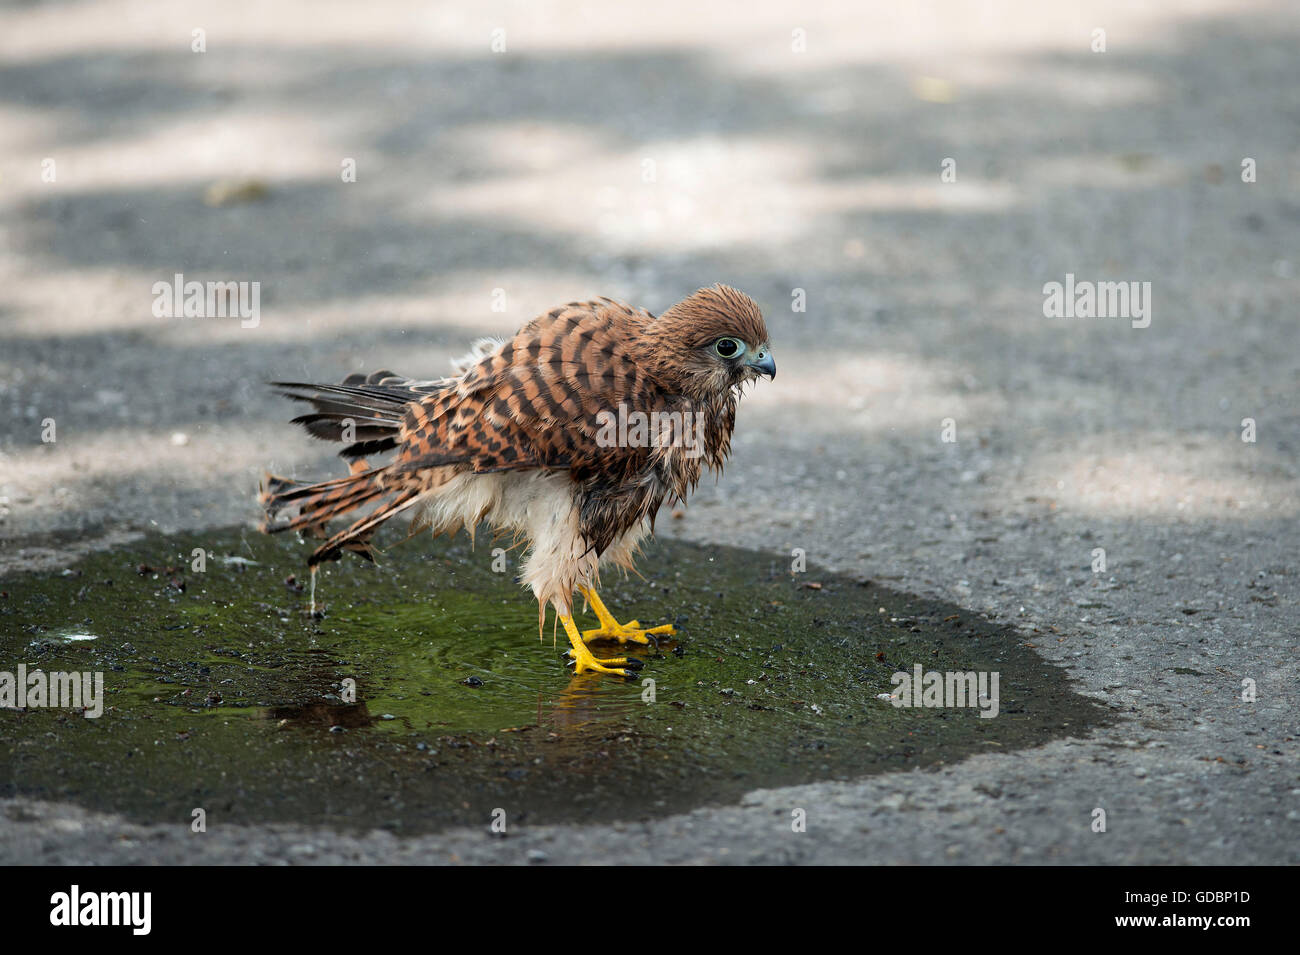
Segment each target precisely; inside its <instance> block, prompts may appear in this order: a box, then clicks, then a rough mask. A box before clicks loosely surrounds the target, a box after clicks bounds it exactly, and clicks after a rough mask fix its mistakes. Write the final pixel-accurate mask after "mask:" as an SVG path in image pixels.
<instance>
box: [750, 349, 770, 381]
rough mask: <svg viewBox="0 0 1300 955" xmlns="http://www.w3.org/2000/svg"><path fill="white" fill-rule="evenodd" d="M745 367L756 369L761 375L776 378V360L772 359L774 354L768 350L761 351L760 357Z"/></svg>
mask: <svg viewBox="0 0 1300 955" xmlns="http://www.w3.org/2000/svg"><path fill="white" fill-rule="evenodd" d="M745 367H746V368H752V369H754V370H755V371H756V372H758V373H759V374H760V375H767V377H769V378H773V379H775V378H776V360H775V359H774V358H773V357H772V352H771V351H770V350H769V349H767V348H763V349H760V350H759V353H758V356H757V357H756V358H755V359H754V360H753V361H750V362H746V363H745Z"/></svg>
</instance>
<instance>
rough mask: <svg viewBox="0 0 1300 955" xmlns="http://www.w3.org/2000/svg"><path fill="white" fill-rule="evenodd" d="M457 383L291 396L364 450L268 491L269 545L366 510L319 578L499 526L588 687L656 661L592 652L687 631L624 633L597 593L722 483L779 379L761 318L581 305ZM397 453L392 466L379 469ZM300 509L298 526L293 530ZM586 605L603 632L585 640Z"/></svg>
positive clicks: (727, 295)
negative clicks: (761, 400) (433, 539)
mask: <svg viewBox="0 0 1300 955" xmlns="http://www.w3.org/2000/svg"><path fill="white" fill-rule="evenodd" d="M454 367H455V370H456V372H457V373H458V374H457V375H455V376H454V377H448V378H439V379H434V380H428V381H416V380H412V379H409V378H401V377H399V376H397V375H394V374H393V373H391V372H388V371H380V372H375V373H374V374H371V375H369V376H363V375H360V374H354V375H350V376H348V377H347V378H346V379H344V381H343V382H342V384H338V385H313V384H304V383H300V382H275V383H274V385H275V387H277V388H279V389H281V392H282V394H284V395H285V396H286V397H289V398H292V399H295V400H297V401H304V402H308V403H310V404H311V405H312V406H313V407H314V409H315V410H314V411H313V412H311V413H309V414H304V415H302V416H301V417H298V418H295V419H294V423H296V424H301V425H303V426H304V427H305V428H306V429H307V430H308V431H309V432H310V433H311V434H312V435H314V436H315V437H317V438H321V439H324V440H328V441H341V442H344V443H345V444H346V445H347V446H346V447H344V448H343V450H342V451H341V452H339V453H340V456H341V457H343V458H345V459H347V460H349V461H350V462H351V473H350V474H348V475H347V476H346V477H341V478H336V479H335V480H332V481H324V482H321V483H319V484H305V483H302V482H297V481H291V480H287V479H284V478H279V477H275V476H273V475H267V476H266V481H265V484H264V486H263V490H262V497H261V501H262V504H263V506H264V507H265V509H266V514H267V520H266V523H264V524H263V526H262V529H263V530H264V531H267V532H268V533H273V532H275V531H280V530H286V529H293V530H298V531H302V532H305V533H309V534H312V535H314V536H318V537H326V536H327V533H328V532H327V531H326V530H325V526H326V524H327V523H328V522H329V521H331V520H332V519H334V518H336V517H340V516H342V515H344V514H348V513H351V512H354V511H364V513H363V514H362V515H361V516H359V517H358V518H357V519H356V520H355V521H354V522H353V523H352V524H351V526H349V527H347V528H346V529H345V530H341V531H339V532H338V533H335V534H334V535H333V536H329V537H328V539H327V540H326V541H325V542H324V543H323V544H321V545H320V546H319V547H318V548H317V549H316V550H315V552H314V553H312V555H311V556H310V558H308V564H309V565H310V566H311V567H312V569H313V572H314V570H315V568H316V565H318V564H319V563H321V562H322V561H326V560H337V559H339V557H340V556H341V554H342V552H343V551H352V552H354V553H357V554H359V555H361V556H363V557H365V558H366V559H373V558H372V556H371V545H370V537H371V535H372V534H373V533H374V531H375V529H376V528H377V527H378V526H379V525H380V524H382V523H383V522H385V521H387V520H389V519H390V518H392V517H395V516H396V515H398V514H401V513H403V512H405V511H411V512H413V513H412V528H411V529H412V533H414V532H416V531H419V530H423V529H425V528H430V529H432V531H433V533H434V534H435V535H436V534H441V533H448V534H454V533H455V532H456V531H457V530H458V529H460V528H461V527H465V528H466V529H467V530H468V531H469V532H470V534H471V535H472V534H473V531H474V528H475V527H477V526H478V525H479V523H480V522H483V521H486V522H487V523H488V524H489V525H490V526H491V527H492V528H493V530H494V531H496V532H498V533H507V534H513V535H515V537H516V538H517V539H520V540H523V541H526V542H527V544H528V551H527V554H526V556H525V558H524V560H523V564H522V568H521V573H520V580H521V582H522V583H523V584H525V585H526V586H528V587H530V588H531V589H532V591H533V594H534V595H535V596H536V597H537V603H538V624H539V627H540V626H542V625H544V623H545V620H546V614H547V606H548V605H549V606H551V607H553V608H554V609H555V611H556V613H557V615H558V617H559V620H560V622H561V623H562V624H563V625H564V630H565V633H566V634H568V637H569V642H570V644H571V645H572V649H571V650H570V651H569V653H568V656H569V658H570V663H571V665H572V666H573V667H574V670H575V672H577V673H582V672H584V671H587V670H593V671H595V672H598V673H611V674H616V675H619V676H625V677H626V676H631V675H632V671H633V670H635V669H639V668H640V667H641V665H642V664H641V661H639V660H637V659H636V658H634V657H625V656H620V657H613V658H598V657H596V656H594V655H593V654H592V652H591V650H590V649H589V647H588V644H589V643H593V642H596V641H598V640H617V641H618V642H619V643H620V644H626V643H629V642H630V643H635V644H649V643H652V642H654V641H653V638H654V636H655V635H657V634H671V633H673V632H674V629H673V627H672V626H671V625H665V626H658V627H650V628H644V627H642V626H641V625H640V624H639V623H638V622H637V621H635V620H633V621H631V622H629V623H626V624H621V623H619V622H618V621H617V620H616V619H615V617H614V615H613V614H611V613H610V611H609V609H608V608H607V607H606V606H605V604H604V602H603V601H602V600H601V599H600V597H599V595H598V594H597V593H596V587H597V585H598V583H599V579H600V569H601V567H602V566H608V565H610V564H613V565H616V566H619V567H623V568H626V569H629V570H630V569H632V566H633V558H634V556H635V554H636V551H637V547H638V543H639V542H640V541H641V539H642V538H643V537H644V536H645V535H646V534H648V533H650V532H652V531H653V529H654V521H655V515H656V513H657V512H658V510H659V508H660V507H661V506H662V505H663V504H664V503H665V502H674V501H684V500H685V498H686V496H687V494H688V493H689V492H690V491H692V490H693V489H694V488H695V486H696V485H697V484H698V483H699V480H700V477H701V474H702V473H703V471H704V470H705V469H708V470H711V471H714V472H721V470H722V467H723V464H724V462H725V461H726V458H727V456H728V454H729V453H730V451H731V432H732V429H733V427H734V425H735V420H736V403H737V401H738V400H739V398H740V394H741V391H742V388H743V386H744V385H745V384H747V383H749V382H753V381H755V380H757V379H758V378H759V377H760V376H762V375H766V376H768V377H769V378H775V377H776V362H775V361H774V360H773V358H772V352H771V349H770V347H769V344H768V334H767V327H766V326H765V325H764V323H763V316H762V313H761V312H760V311H759V308H758V306H757V305H756V304H755V303H754V301H753V299H751V298H749V296H747V295H745V294H743V293H741V292H738V291H736V290H735V289H733V288H728V287H727V286H724V285H715V286H713V287H712V288H707V289H701V290H700V291H698V292H696V293H695V294H694V295H691V296H690V297H689V298H687V299H685V300H683V301H681V302H678V303H677V304H676V305H674V306H672V308H670V309H668V310H667V311H666V312H664V313H663V314H662V315H660V316H658V317H655V316H654V315H652V314H651V313H649V312H647V311H645V310H644V309H640V308H633V307H631V306H628V305H624V304H622V303H621V302H615V301H612V300H611V299H608V298H601V299H597V300H596V301H592V302H571V303H570V304H568V305H565V306H562V307H560V308H555V309H552V310H551V311H550V312H548V313H546V314H545V315H542V316H540V317H538V318H535V319H533V320H532V321H531V322H529V323H528V324H526V325H525V326H524V327H523V328H521V329H520V330H519V332H518V333H517V334H516V335H515V336H514V338H512V339H510V340H509V341H499V340H495V339H483V340H481V341H479V342H476V343H475V345H474V349H473V351H472V352H471V353H470V354H469V355H468V356H466V357H465V358H463V359H461V360H460V361H458V362H456V363H454ZM386 452H393V456H392V458H391V460H389V461H388V463H387V464H383V465H381V466H378V467H374V466H371V465H370V464H369V463H368V462H367V461H366V458H367V457H369V456H374V455H378V454H384V453H386ZM285 509H292V510H293V511H296V513H291V515H290V516H291V519H290V520H287V521H282V522H277V521H276V517H277V515H278V514H279V513H280V512H281V511H283V510H285ZM575 591H576V592H577V593H580V594H581V595H582V596H583V598H584V599H585V600H586V601H587V602H588V603H590V605H591V608H592V610H593V611H594V612H595V614H596V616H597V617H598V618H599V620H600V626H599V627H598V628H596V629H594V630H587V631H585V632H582V633H580V632H579V631H578V628H577V625H576V624H575V623H574V620H573V595H574V593H575Z"/></svg>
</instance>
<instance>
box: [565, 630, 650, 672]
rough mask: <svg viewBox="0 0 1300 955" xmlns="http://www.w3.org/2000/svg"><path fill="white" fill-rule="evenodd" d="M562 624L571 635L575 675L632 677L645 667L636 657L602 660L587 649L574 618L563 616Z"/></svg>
mask: <svg viewBox="0 0 1300 955" xmlns="http://www.w3.org/2000/svg"><path fill="white" fill-rule="evenodd" d="M560 622H561V623H562V624H564V632H565V633H567V634H568V635H569V643H570V644H571V645H572V649H571V650H569V653H568V656H569V662H570V663H571V664H572V665H573V672H574V673H575V674H577V673H585V672H586V671H587V670H592V671H594V672H596V673H609V674H611V675H613V676H623V677H631V676H635V675H636V671H637V670H639V669H641V667H643V666H645V664H644V663H642V662H641V661H640V660H638V659H637V658H636V657H603V658H602V657H596V656H594V655H592V652H591V651H590V650H588V649H587V644H586V643H584V642H583V639H582V635H581V634H580V633H578V625H577V624H575V623H574V622H573V618H572V617H564V616H562V617H560Z"/></svg>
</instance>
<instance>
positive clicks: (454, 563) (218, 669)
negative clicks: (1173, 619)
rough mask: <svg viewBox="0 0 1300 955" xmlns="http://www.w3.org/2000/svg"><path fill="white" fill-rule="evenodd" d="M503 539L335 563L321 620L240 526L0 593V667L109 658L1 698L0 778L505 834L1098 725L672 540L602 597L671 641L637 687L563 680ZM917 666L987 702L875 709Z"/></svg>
mask: <svg viewBox="0 0 1300 955" xmlns="http://www.w3.org/2000/svg"><path fill="white" fill-rule="evenodd" d="M196 549H197V550H201V551H202V552H203V555H204V561H203V563H204V569H203V570H202V571H196V570H195V569H194V566H193V562H194V560H195V552H196ZM491 551H492V547H491V545H490V544H489V545H487V546H484V545H483V543H482V540H480V545H479V547H478V549H477V550H475V549H471V547H470V544H469V542H468V541H467V540H465V539H464V538H463V537H461V538H459V539H457V540H455V541H451V542H448V541H446V540H442V541H437V542H433V543H430V542H429V541H428V540H427V538H422V539H420V540H418V541H410V542H407V543H405V544H400V545H396V546H391V547H389V549H388V550H387V551H386V552H385V553H384V554H383V555H381V557H380V564H379V565H378V566H371V565H368V564H365V563H363V562H361V561H357V560H348V561H345V562H342V563H340V564H335V565H332V566H330V567H327V568H324V569H323V570H322V572H321V575H320V577H319V579H318V582H317V592H316V596H317V601H318V606H319V607H320V608H321V609H322V610H323V615H318V616H316V617H313V616H312V615H311V614H310V613H309V612H308V603H307V601H308V596H307V593H306V589H305V587H304V586H303V585H304V584H305V583H307V579H306V578H307V575H306V573H305V569H304V564H303V561H304V558H305V556H306V553H307V548H306V547H304V546H303V545H300V544H298V543H297V542H295V541H293V540H288V539H283V538H267V537H263V536H261V535H257V534H255V533H252V532H245V531H242V530H234V531H228V532H223V533H212V534H203V535H186V536H176V537H161V536H154V537H149V538H145V539H143V540H140V541H137V542H136V543H133V544H131V545H129V546H127V547H124V548H122V549H120V550H117V551H112V552H105V553H100V554H96V555H94V556H91V557H88V558H85V559H84V560H82V561H80V562H79V563H77V564H76V565H74V566H72V567H71V568H69V569H68V570H70V571H71V572H70V573H69V572H68V571H64V572H62V573H57V572H56V573H48V574H25V575H16V576H12V577H9V578H8V579H6V580H3V581H0V593H2V594H3V596H0V672H4V671H7V672H9V673H15V674H16V673H17V670H18V667H19V665H23V666H25V667H26V669H27V670H28V671H31V670H35V669H37V668H39V669H41V670H43V671H45V672H47V673H52V672H56V671H59V672H86V671H90V672H95V671H101V672H103V674H104V701H103V706H104V709H103V714H102V715H101V716H99V717H98V718H96V719H86V718H84V717H83V716H81V715H79V714H78V713H75V712H73V711H71V710H67V709H53V708H38V707H28V708H26V709H24V710H19V709H14V708H10V709H3V710H0V753H3V754H4V758H3V760H0V793H2V794H4V795H16V794H27V795H32V796H38V797H41V798H46V799H53V800H62V801H71V802H76V803H80V804H82V805H85V806H87V807H90V808H93V809H102V810H111V811H116V812H120V813H123V814H125V815H126V816H128V817H130V818H132V819H134V820H136V821H141V822H164V821H174V822H176V823H178V824H184V825H188V824H189V820H190V818H191V812H192V810H193V809H195V808H203V809H205V810H206V812H207V814H208V820H209V824H210V825H215V824H217V823H218V821H220V822H225V823H241V822H242V823H273V822H294V823H303V824H325V825H333V826H337V827H342V828H372V827H381V828H387V829H390V830H393V831H400V832H425V831H433V830H437V829H441V828H444V827H447V826H450V825H456V824H473V825H480V824H481V825H486V824H487V823H488V822H489V821H490V820H491V818H492V813H493V811H494V810H495V809H504V810H505V812H506V814H507V819H509V820H511V821H512V822H516V823H521V824H527V823H548V822H589V821H613V820H618V819H622V820H635V819H642V818H647V817H651V816H658V815H664V814H668V813H671V812H678V811H683V810H688V809H692V808H695V807H697V806H700V805H705V804H724V803H728V802H734V801H735V800H736V799H737V798H738V797H739V796H740V795H741V794H743V793H744V792H746V791H748V790H750V789H754V788H760V787H774V786H781V785H790V784H798V783H806V782H812V781H816V780H826V779H847V778H852V777H855V776H860V775H863V774H866V773H874V772H882V771H888V770H909V769H913V768H916V767H925V766H934V765H937V764H941V763H951V762H953V761H956V760H960V759H962V758H963V757H965V756H967V755H969V754H972V753H979V752H989V751H996V752H1006V751H1009V750H1012V749H1015V748H1017V747H1024V746H1031V745H1037V744H1040V743H1043V742H1046V741H1048V740H1051V739H1054V738H1058V737H1062V736H1078V735H1082V734H1084V733H1086V732H1088V731H1089V729H1090V728H1092V727H1094V726H1096V725H1098V724H1099V723H1101V722H1102V721H1103V720H1104V719H1105V718H1106V714H1105V711H1104V710H1102V709H1101V708H1100V707H1099V706H1097V705H1096V704H1093V703H1091V702H1089V701H1087V700H1085V699H1083V698H1082V697H1080V696H1078V695H1077V694H1075V693H1074V692H1073V691H1072V690H1071V689H1070V687H1069V685H1068V684H1067V682H1066V680H1065V678H1064V676H1063V674H1062V672H1061V671H1060V670H1058V669H1056V668H1055V667H1052V666H1049V665H1047V664H1046V663H1044V662H1043V661H1042V660H1041V659H1040V658H1039V657H1038V656H1037V655H1036V654H1034V653H1033V651H1032V650H1030V649H1028V648H1026V647H1025V646H1024V644H1023V638H1022V637H1017V636H1016V634H1015V633H1014V632H1013V631H1011V630H1009V629H1007V628H1004V627H1001V626H998V625H994V624H991V623H989V622H988V621H986V620H984V619H983V618H981V617H979V616H978V615H976V614H972V613H969V612H967V611H964V610H962V609H961V608H959V607H956V606H953V605H949V604H945V603H941V602H936V601H928V600H923V599H919V598H915V597H912V596H909V595H906V594H902V593H898V592H895V591H892V590H889V589H888V588H885V587H882V586H879V585H877V584H874V583H864V582H858V581H852V580H848V579H844V578H841V577H836V576H833V575H829V574H824V573H820V572H818V571H815V570H812V571H810V572H808V573H804V574H800V575H797V576H795V577H792V576H791V575H790V573H789V572H788V563H787V561H785V560H783V559H780V558H777V557H774V556H773V555H770V554H759V553H754V552H748V551H743V550H736V549H731V548H701V547H696V546H693V545H689V544H684V543H679V542H672V541H661V542H659V543H657V544H654V545H652V546H651V547H650V548H649V549H648V551H647V553H646V555H645V558H644V559H643V561H642V562H641V570H642V573H643V574H644V575H645V580H644V581H642V580H637V579H636V578H632V579H630V580H627V581H617V580H614V579H607V580H606V582H605V587H604V588H603V590H602V593H603V595H604V597H605V599H606V602H607V603H608V604H609V605H610V607H611V608H612V609H613V610H614V611H615V613H616V614H618V615H620V616H621V617H622V618H624V619H626V618H629V617H637V618H638V619H639V620H640V621H641V622H642V623H643V624H647V625H648V624H649V623H651V622H655V623H661V622H674V621H676V622H677V623H678V629H679V631H680V632H679V635H678V636H677V637H676V638H673V639H671V640H668V641H666V642H664V643H662V644H661V646H660V647H659V649H658V650H657V651H656V650H653V649H651V650H642V649H640V648H638V649H635V650H633V651H631V652H633V653H635V654H636V655H638V656H640V657H641V658H642V659H643V660H644V661H645V664H646V666H645V669H644V670H642V671H641V674H640V679H639V680H638V681H636V682H625V681H621V680H616V679H612V678H609V677H601V676H598V675H593V674H584V675H583V676H581V677H574V676H571V675H569V671H567V670H565V669H564V668H563V666H562V661H561V659H560V655H559V651H561V650H563V649H565V641H564V635H563V631H561V632H560V634H559V639H558V641H556V644H555V645H554V646H553V644H552V635H551V630H550V625H549V624H548V626H547V630H546V632H545V634H544V635H543V639H542V640H541V642H540V643H539V641H538V634H537V611H536V604H535V603H534V602H533V601H532V599H531V597H530V596H529V595H527V594H526V593H525V592H524V591H523V590H522V589H521V588H519V587H518V586H516V585H515V584H514V583H513V582H512V579H511V573H512V572H513V571H514V570H516V569H517V568H516V567H515V566H514V565H513V563H512V565H511V566H510V568H509V569H508V570H507V572H505V573H497V572H494V571H493V567H492V565H493V555H492V553H491ZM515 556H516V555H515V553H514V552H511V554H510V558H511V559H512V561H513V559H514V558H515ZM499 565H500V564H499V561H498V566H499ZM580 625H582V626H585V627H592V626H595V620H594V618H593V617H592V616H591V615H589V614H588V615H587V616H586V617H585V618H584V619H583V620H581V621H580ZM615 652H621V651H616V650H615V648H614V647H613V646H609V647H608V648H607V649H601V648H598V649H597V655H603V656H608V655H612V654H613V653H615ZM917 665H920V666H922V667H923V669H924V670H925V671H940V672H949V671H951V672H958V671H960V672H968V671H975V672H984V673H992V672H996V673H997V674H998V677H999V683H998V689H999V693H998V714H997V716H996V717H994V718H982V717H981V716H980V708H979V707H978V706H970V707H964V708H958V707H941V708H930V707H917V708H896V707H894V706H892V705H890V704H889V703H888V702H885V701H882V700H880V699H879V698H878V695H879V694H881V693H889V692H890V691H891V690H893V689H894V686H893V685H892V684H891V679H890V678H891V676H892V675H893V674H894V673H895V672H899V671H904V672H908V673H912V672H913V670H914V667H915V666H917ZM0 679H2V678H0ZM646 680H652V681H653V685H652V686H650V685H646V684H645V681H646Z"/></svg>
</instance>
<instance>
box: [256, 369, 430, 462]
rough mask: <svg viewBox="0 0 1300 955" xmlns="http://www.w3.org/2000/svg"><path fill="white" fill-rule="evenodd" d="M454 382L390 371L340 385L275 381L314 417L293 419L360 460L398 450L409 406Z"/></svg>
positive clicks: (353, 378) (349, 379) (353, 377)
mask: <svg viewBox="0 0 1300 955" xmlns="http://www.w3.org/2000/svg"><path fill="white" fill-rule="evenodd" d="M450 383H451V381H450V380H449V379H437V380H433V381H413V380H411V379H409V378H401V377H398V376H397V375H394V374H393V373H392V372H391V371H377V372H374V373H373V374H371V375H368V376H366V375H360V374H355V375H349V376H348V377H347V378H345V379H344V380H343V382H342V383H341V384H337V385H320V384H311V383H308V382H303V381H273V382H271V385H272V387H274V388H277V389H279V390H280V394H282V395H283V396H284V397H286V398H290V399H292V400H294V401H304V402H307V403H308V404H310V405H312V407H313V408H315V411H314V412H313V413H309V414H304V415H299V416H298V417H297V418H294V419H293V423H294V424H300V425H302V426H303V427H304V428H306V429H307V432H308V434H310V435H312V437H315V438H320V439H321V440H322V441H347V442H350V443H349V444H348V446H347V447H345V448H344V449H343V450H342V451H340V452H339V455H340V457H343V458H347V459H355V458H359V457H361V456H363V455H366V454H380V453H382V452H384V451H391V450H393V449H394V448H395V447H397V439H398V437H399V435H400V433H401V429H402V421H403V419H404V418H405V417H406V409H407V406H408V405H410V404H411V403H412V402H415V401H419V400H420V399H421V398H424V397H426V396H428V395H431V394H435V393H437V392H439V391H441V390H443V389H444V388H446V387H447V386H448V385H449V384H450Z"/></svg>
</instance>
